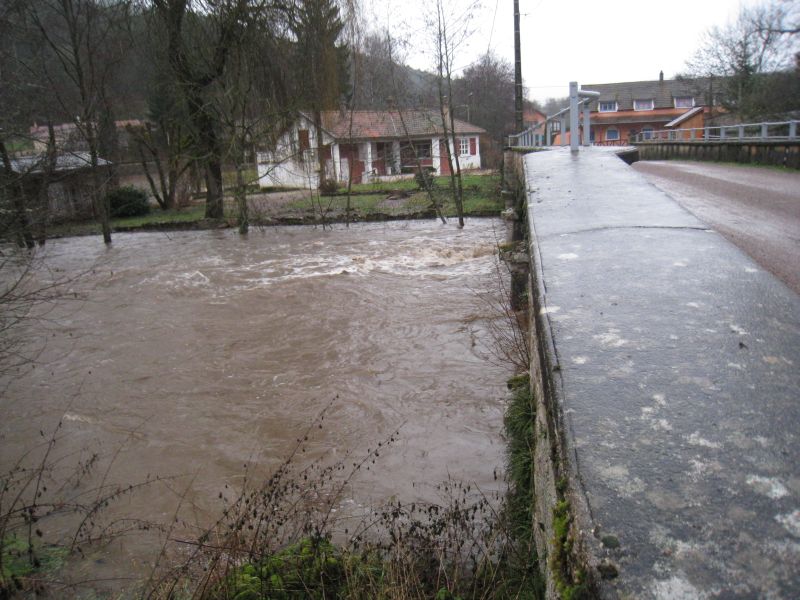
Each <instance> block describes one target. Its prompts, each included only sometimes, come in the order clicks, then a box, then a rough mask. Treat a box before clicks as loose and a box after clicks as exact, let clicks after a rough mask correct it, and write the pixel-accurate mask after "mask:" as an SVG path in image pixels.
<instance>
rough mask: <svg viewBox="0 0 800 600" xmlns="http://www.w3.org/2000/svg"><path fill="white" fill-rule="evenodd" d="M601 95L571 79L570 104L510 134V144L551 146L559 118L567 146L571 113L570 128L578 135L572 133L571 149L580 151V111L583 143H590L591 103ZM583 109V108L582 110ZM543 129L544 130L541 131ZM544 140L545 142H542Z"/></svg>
mask: <svg viewBox="0 0 800 600" xmlns="http://www.w3.org/2000/svg"><path fill="white" fill-rule="evenodd" d="M599 97H600V92H592V91H590V90H582V89H580V87H578V82H577V81H571V82H570V84H569V106H568V107H567V108H565V109H563V110H560V111H558V112H557V113H556V114H554V115H552V116H550V117H547V118H546V119H545V120H544V121H542V122H541V123H537V124H536V125H534V126H533V127H530V128H528V129H526V130H525V131H523V132H521V133H516V134H514V135H510V136H508V145H509V146H521V147H524V148H531V147H535V146H551V145H552V143H553V140H552V137H553V124H554V123H555V122H556V119H558V124H559V127H558V132H560V133H561V145H562V146H566V145H567V142H566V138H567V136H566V131H567V115H569V129H570V131H574V132H576V135H570V136H569V138H570V141H569V145H570V149H571V150H572V151H573V152H577V151H578V146H579V145H580V143H581V140H580V139H579V136H578V135H577V132H578V131H579V129H580V127H579V119H580V113H581V112H583V140H582V141H583V145H584V146H589V145H590V141H589V140H590V139H591V135H590V132H591V130H590V128H591V124H590V121H589V104H590V103H591V102H592V100H595V99H597V98H599ZM581 109H583V110H582V111H581ZM540 130H543V131H540ZM542 142H544V143H542Z"/></svg>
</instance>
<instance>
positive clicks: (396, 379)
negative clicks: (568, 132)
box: [0, 220, 508, 560]
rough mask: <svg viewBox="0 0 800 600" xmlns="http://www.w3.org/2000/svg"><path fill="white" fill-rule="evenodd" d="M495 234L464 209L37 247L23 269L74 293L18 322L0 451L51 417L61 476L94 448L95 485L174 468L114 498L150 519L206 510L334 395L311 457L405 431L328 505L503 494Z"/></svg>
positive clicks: (260, 467)
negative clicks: (444, 492)
mask: <svg viewBox="0 0 800 600" xmlns="http://www.w3.org/2000/svg"><path fill="white" fill-rule="evenodd" d="M502 235H503V234H502V230H501V225H500V223H499V222H496V221H492V220H473V221H469V222H468V223H467V226H466V228H465V229H463V230H461V231H459V230H458V229H456V228H455V227H454V226H451V225H448V226H441V225H439V224H437V223H434V222H408V223H392V224H373V225H360V226H355V227H351V228H350V229H349V230H348V229H344V228H342V227H337V228H336V229H334V230H333V231H331V230H328V231H323V230H322V229H318V228H304V227H296V228H275V229H268V230H265V231H254V232H252V233H251V234H250V235H249V236H248V237H246V238H240V237H239V236H238V235H237V234H236V233H234V232H232V231H227V230H226V231H209V232H186V233H170V234H163V233H137V234H129V235H116V236H115V237H114V243H113V246H112V247H111V248H109V249H106V248H105V247H103V245H102V243H101V242H100V240H99V239H98V238H95V237H92V238H77V239H65V240H56V241H53V242H48V246H47V247H46V258H45V260H44V266H46V267H47V269H44V268H41V267H40V268H39V271H37V273H36V277H37V278H38V280H39V281H47V280H48V279H64V278H69V279H72V281H71V283H69V284H68V286H67V289H68V290H69V291H70V294H69V295H67V297H65V298H63V299H61V300H59V301H58V302H57V303H56V305H55V306H53V307H52V308H50V309H49V310H48V311H46V312H42V311H41V308H40V309H38V310H39V311H40V313H41V315H40V316H41V317H42V319H41V320H38V321H36V322H34V323H33V324H32V325H31V326H30V328H29V329H28V330H27V331H26V332H25V335H26V339H27V340H28V341H29V342H30V343H31V348H38V349H39V350H40V353H39V355H38V357H37V363H36V368H34V369H32V370H29V371H26V372H24V373H22V374H16V375H15V376H13V377H12V378H11V379H10V380H9V381H7V382H6V384H7V386H8V387H7V388H6V389H5V391H4V392H3V395H2V397H0V398H2V400H1V401H2V415H3V418H2V424H1V425H0V434H2V438H0V451H1V452H2V454H1V456H2V466H3V467H4V468H7V467H8V465H9V464H11V463H12V462H13V461H14V460H15V459H16V457H18V456H19V455H21V453H22V452H24V451H25V449H27V448H30V447H31V446H32V445H34V444H36V443H38V442H39V441H41V440H42V439H43V438H41V437H40V433H39V432H40V430H42V431H44V432H49V431H52V428H53V427H54V426H55V424H56V423H57V422H58V421H59V420H61V421H62V424H63V425H62V428H61V430H60V432H59V437H60V439H59V441H58V443H57V446H58V451H59V456H65V457H67V458H66V459H65V460H64V462H63V463H62V465H61V466H59V467H57V469H56V471H57V470H58V469H63V470H64V471H65V473H66V472H68V470H69V469H70V468H72V467H71V466H70V465H71V464H74V463H75V461H77V460H80V459H82V458H86V456H87V453H89V452H93V451H95V450H97V451H99V452H100V454H101V456H103V457H106V462H105V463H103V464H109V463H110V464H111V467H110V469H109V471H108V476H107V478H108V481H114V482H122V483H136V482H138V481H143V480H144V479H145V478H147V476H148V475H151V476H152V475H161V476H171V475H177V476H180V477H179V478H178V479H176V480H174V482H173V483H171V484H170V486H154V487H150V488H147V489H145V490H143V491H142V492H141V493H138V494H134V495H131V496H129V497H126V498H125V499H124V500H123V505H124V510H125V511H126V513H128V514H130V515H131V516H135V517H138V518H145V519H163V518H164V517H165V516H168V515H171V514H172V512H173V511H174V510H175V506H176V503H177V497H178V496H179V495H180V496H182V497H183V503H184V505H186V506H192V510H194V511H195V513H196V514H195V516H194V518H196V519H197V520H198V521H199V522H202V521H203V520H204V519H206V518H208V517H209V515H211V514H213V513H214V511H215V510H218V506H217V504H216V502H217V497H218V494H219V492H220V490H222V489H223V488H224V486H225V485H226V484H227V485H229V486H233V487H235V486H236V485H237V482H238V481H239V479H240V478H241V477H242V473H243V467H244V465H245V464H247V465H249V468H250V469H251V470H252V469H254V471H253V472H256V473H262V474H263V473H268V472H269V471H270V469H272V468H274V466H275V465H277V464H278V462H279V461H280V460H281V459H282V458H283V457H284V456H285V455H286V454H287V452H289V451H290V449H291V448H292V447H293V446H294V444H295V441H296V439H297V438H298V436H299V435H301V434H302V432H303V431H304V429H305V428H306V427H307V425H308V423H309V422H310V421H311V420H312V419H313V418H314V417H315V416H316V415H318V414H319V413H320V411H322V410H323V409H325V407H326V406H328V405H330V406H329V408H328V413H327V416H326V419H325V421H324V427H323V428H322V429H319V430H316V433H315V434H314V435H313V437H312V438H311V440H310V441H309V452H308V454H309V455H313V456H327V457H345V456H358V455H359V454H360V453H363V452H365V451H366V449H367V448H368V447H372V446H374V444H376V443H377V442H379V441H383V440H385V439H386V438H388V437H389V436H390V435H391V434H392V432H393V431H395V430H396V429H399V430H400V434H399V437H398V439H397V440H396V441H395V442H394V443H393V444H392V445H391V447H390V448H389V449H388V450H387V451H386V452H382V453H381V456H380V458H379V459H378V461H377V463H376V465H375V466H374V467H373V468H372V469H371V470H370V471H369V472H365V473H362V474H361V475H359V477H358V478H357V479H356V480H355V481H354V483H353V485H352V487H351V488H350V489H349V490H348V491H347V492H346V497H345V498H344V499H343V502H348V503H351V504H352V505H354V506H369V505H371V504H376V503H380V502H383V501H385V500H386V499H388V498H392V497H397V498H399V499H403V500H405V501H411V500H417V499H435V495H436V492H435V489H434V485H435V484H437V483H439V482H441V481H443V480H446V479H447V478H448V477H450V478H455V479H461V480H464V481H469V482H474V483H476V484H477V485H478V486H480V487H481V488H483V489H484V490H486V491H490V490H495V489H499V488H500V486H501V482H500V481H498V477H497V472H498V471H500V469H501V468H502V463H503V443H502V439H501V433H500V432H501V426H502V408H503V399H504V393H505V390H504V382H505V379H506V377H507V376H508V368H507V367H504V366H499V365H497V364H495V361H493V360H492V359H491V357H490V348H491V343H492V342H491V339H490V336H489V335H488V333H487V327H486V323H487V319H489V318H492V317H494V316H495V315H493V314H492V311H491V310H490V308H489V307H488V306H487V304H486V303H485V301H484V300H482V299H481V297H480V296H481V295H482V294H485V293H486V292H492V291H493V290H494V291H496V290H497V282H496V280H495V265H494V254H495V245H496V242H497V238H499V237H502ZM64 291H65V290H64V289H62V290H61V294H62V295H64ZM108 457H113V462H112V460H111V459H110V458H108ZM57 475H58V473H54V477H55V476H57ZM115 551H117V550H115ZM141 551H142V549H138V550H137V552H141ZM128 558H129V559H130V560H134V559H135V558H136V557H135V556H133V557H128Z"/></svg>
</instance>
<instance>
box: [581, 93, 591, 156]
mask: <svg viewBox="0 0 800 600" xmlns="http://www.w3.org/2000/svg"><path fill="white" fill-rule="evenodd" d="M591 134H592V124H591V121H590V120H589V103H588V102H585V103H584V104H583V145H584V146H589V145H590V144H591V143H592V139H591Z"/></svg>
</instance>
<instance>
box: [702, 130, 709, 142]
mask: <svg viewBox="0 0 800 600" xmlns="http://www.w3.org/2000/svg"><path fill="white" fill-rule="evenodd" d="M709 129H710V128H709V127H704V128H703V139H704V140H708V130H709Z"/></svg>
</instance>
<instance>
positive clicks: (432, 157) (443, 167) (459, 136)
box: [258, 110, 486, 188]
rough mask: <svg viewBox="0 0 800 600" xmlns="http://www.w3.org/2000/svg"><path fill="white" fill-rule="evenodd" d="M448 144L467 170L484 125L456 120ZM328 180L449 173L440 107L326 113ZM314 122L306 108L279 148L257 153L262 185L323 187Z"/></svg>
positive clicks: (475, 160)
mask: <svg viewBox="0 0 800 600" xmlns="http://www.w3.org/2000/svg"><path fill="white" fill-rule="evenodd" d="M454 123H455V127H454V134H453V135H452V136H451V138H450V140H449V143H450V148H451V152H452V153H453V166H454V167H455V154H454V153H455V152H458V158H459V163H460V165H461V169H462V170H466V169H478V168H480V166H481V152H480V135H481V134H483V133H486V132H485V131H484V130H483V129H481V128H480V127H477V126H475V125H471V124H470V123H467V122H465V121H462V120H460V119H455V121H454ZM322 144H323V149H322V152H323V153H324V158H325V179H334V180H336V181H339V182H342V183H346V182H347V181H348V179H349V178H350V173H351V171H352V178H353V183H368V182H372V181H381V180H395V179H402V178H405V177H413V173H414V172H415V171H416V169H417V164H418V162H419V164H420V165H421V166H422V167H424V168H427V169H430V170H431V171H432V172H434V173H435V174H436V175H449V174H450V167H449V164H448V161H447V153H446V150H445V145H444V144H445V140H444V129H443V127H442V117H441V114H440V113H439V111H436V110H400V111H398V110H388V111H372V110H356V111H325V112H323V113H322ZM317 147H318V144H317V139H316V128H315V127H314V121H313V119H312V117H311V115H310V114H309V113H304V112H301V113H299V114H298V118H297V119H296V120H295V122H294V123H293V124H292V126H291V127H290V128H289V129H288V130H287V131H286V132H285V133H284V134H283V136H281V138H280V140H279V142H278V144H277V146H276V148H275V150H274V151H270V152H259V153H258V177H259V182H260V184H261V186H262V187H268V186H280V187H303V188H316V187H318V186H319V160H318V158H317V154H316V153H317Z"/></svg>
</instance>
